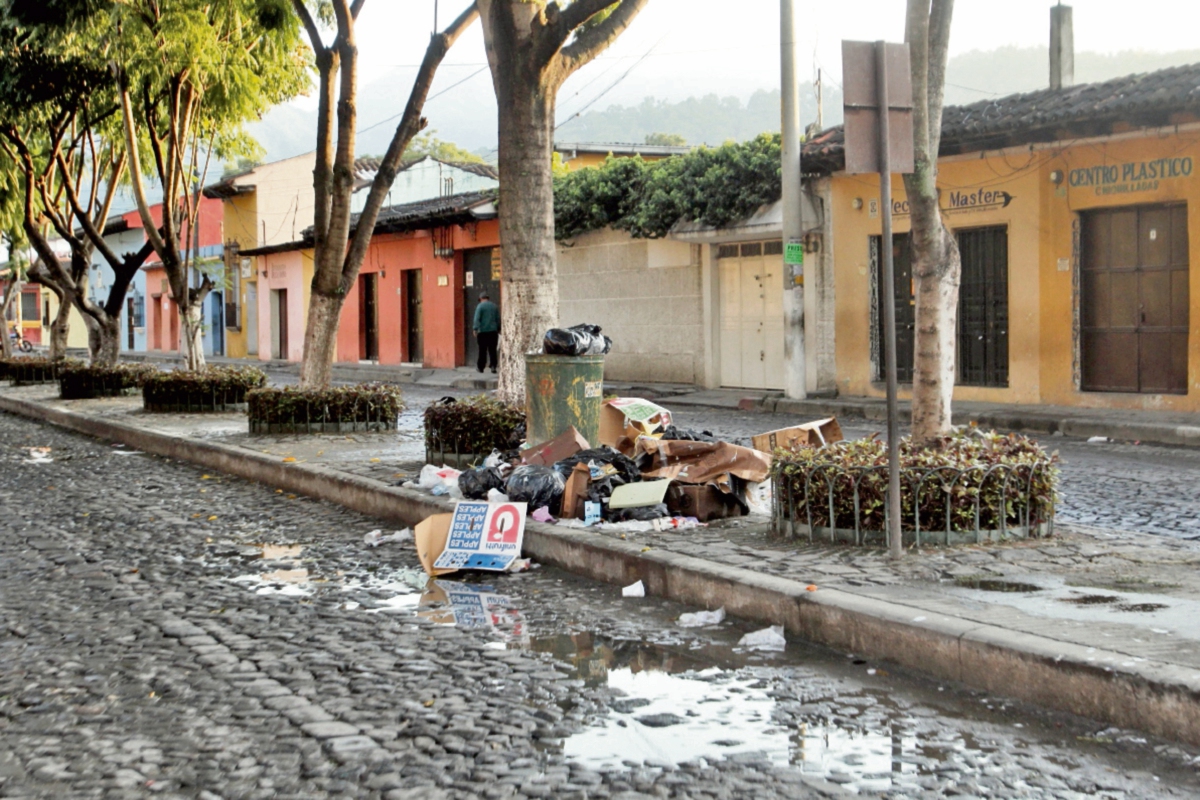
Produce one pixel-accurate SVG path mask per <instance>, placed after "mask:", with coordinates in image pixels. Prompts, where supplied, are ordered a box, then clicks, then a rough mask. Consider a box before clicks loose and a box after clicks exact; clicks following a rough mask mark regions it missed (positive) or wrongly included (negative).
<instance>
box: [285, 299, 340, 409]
mask: <svg viewBox="0 0 1200 800" xmlns="http://www.w3.org/2000/svg"><path fill="white" fill-rule="evenodd" d="M344 301H345V296H344V295H326V294H319V293H317V292H315V291H314V292H313V293H312V296H311V297H310V299H309V303H308V320H307V325H306V327H305V329H304V360H303V361H302V362H301V364H300V385H301V386H303V387H304V388H306V389H320V388H323V387H325V386H328V385H329V383H330V381H331V380H332V379H333V362H334V359H335V358H336V357H337V334H338V321H339V320H340V319H341V314H342V303H343V302H344ZM285 358H286V355H285Z"/></svg>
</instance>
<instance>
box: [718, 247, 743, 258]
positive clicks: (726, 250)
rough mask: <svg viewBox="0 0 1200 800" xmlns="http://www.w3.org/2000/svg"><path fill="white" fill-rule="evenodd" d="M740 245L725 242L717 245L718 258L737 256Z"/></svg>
mask: <svg viewBox="0 0 1200 800" xmlns="http://www.w3.org/2000/svg"><path fill="white" fill-rule="evenodd" d="M737 257H738V246H737V245H736V244H723V245H719V246H718V247H717V258H737Z"/></svg>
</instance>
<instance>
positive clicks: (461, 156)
mask: <svg viewBox="0 0 1200 800" xmlns="http://www.w3.org/2000/svg"><path fill="white" fill-rule="evenodd" d="M435 133H437V131H429V132H428V133H423V134H421V135H420V136H417V137H415V138H414V139H413V140H412V142H411V143H410V144H409V145H408V149H407V150H405V151H404V160H405V161H411V160H414V159H418V158H424V157H425V156H430V157H432V158H436V159H437V160H438V161H457V162H459V163H464V162H465V163H467V164H486V163H487V162H486V161H485V160H484V159H483V157H482V156H480V155H479V154H478V153H472V152H471V151H470V150H464V149H462V148H461V147H459V146H458V145H456V144H455V143H454V142H446V141H442V140H441V139H439V138H437V137H436V136H434V134H435Z"/></svg>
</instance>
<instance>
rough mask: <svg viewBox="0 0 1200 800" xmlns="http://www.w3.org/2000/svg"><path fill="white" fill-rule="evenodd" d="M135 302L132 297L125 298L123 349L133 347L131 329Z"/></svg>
mask: <svg viewBox="0 0 1200 800" xmlns="http://www.w3.org/2000/svg"><path fill="white" fill-rule="evenodd" d="M136 311H137V302H136V301H135V300H134V299H133V298H132V297H126V298H125V337H126V338H125V349H126V350H132V349H133V342H134V339H133V329H134V325H135V323H136V320H135V319H134V317H135V316H136V313H135V312H136Z"/></svg>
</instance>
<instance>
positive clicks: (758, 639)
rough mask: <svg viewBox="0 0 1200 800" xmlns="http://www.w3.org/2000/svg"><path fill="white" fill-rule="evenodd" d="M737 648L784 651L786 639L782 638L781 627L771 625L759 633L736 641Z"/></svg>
mask: <svg viewBox="0 0 1200 800" xmlns="http://www.w3.org/2000/svg"><path fill="white" fill-rule="evenodd" d="M738 647H748V648H750V649H751V650H784V649H786V648H787V639H785V638H783V626H782V625H772V626H771V627H769V628H763V629H762V630H761V631H754V632H753V633H747V634H746V635H745V636H743V637H742V638H741V639H740V640H739V641H738Z"/></svg>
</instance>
